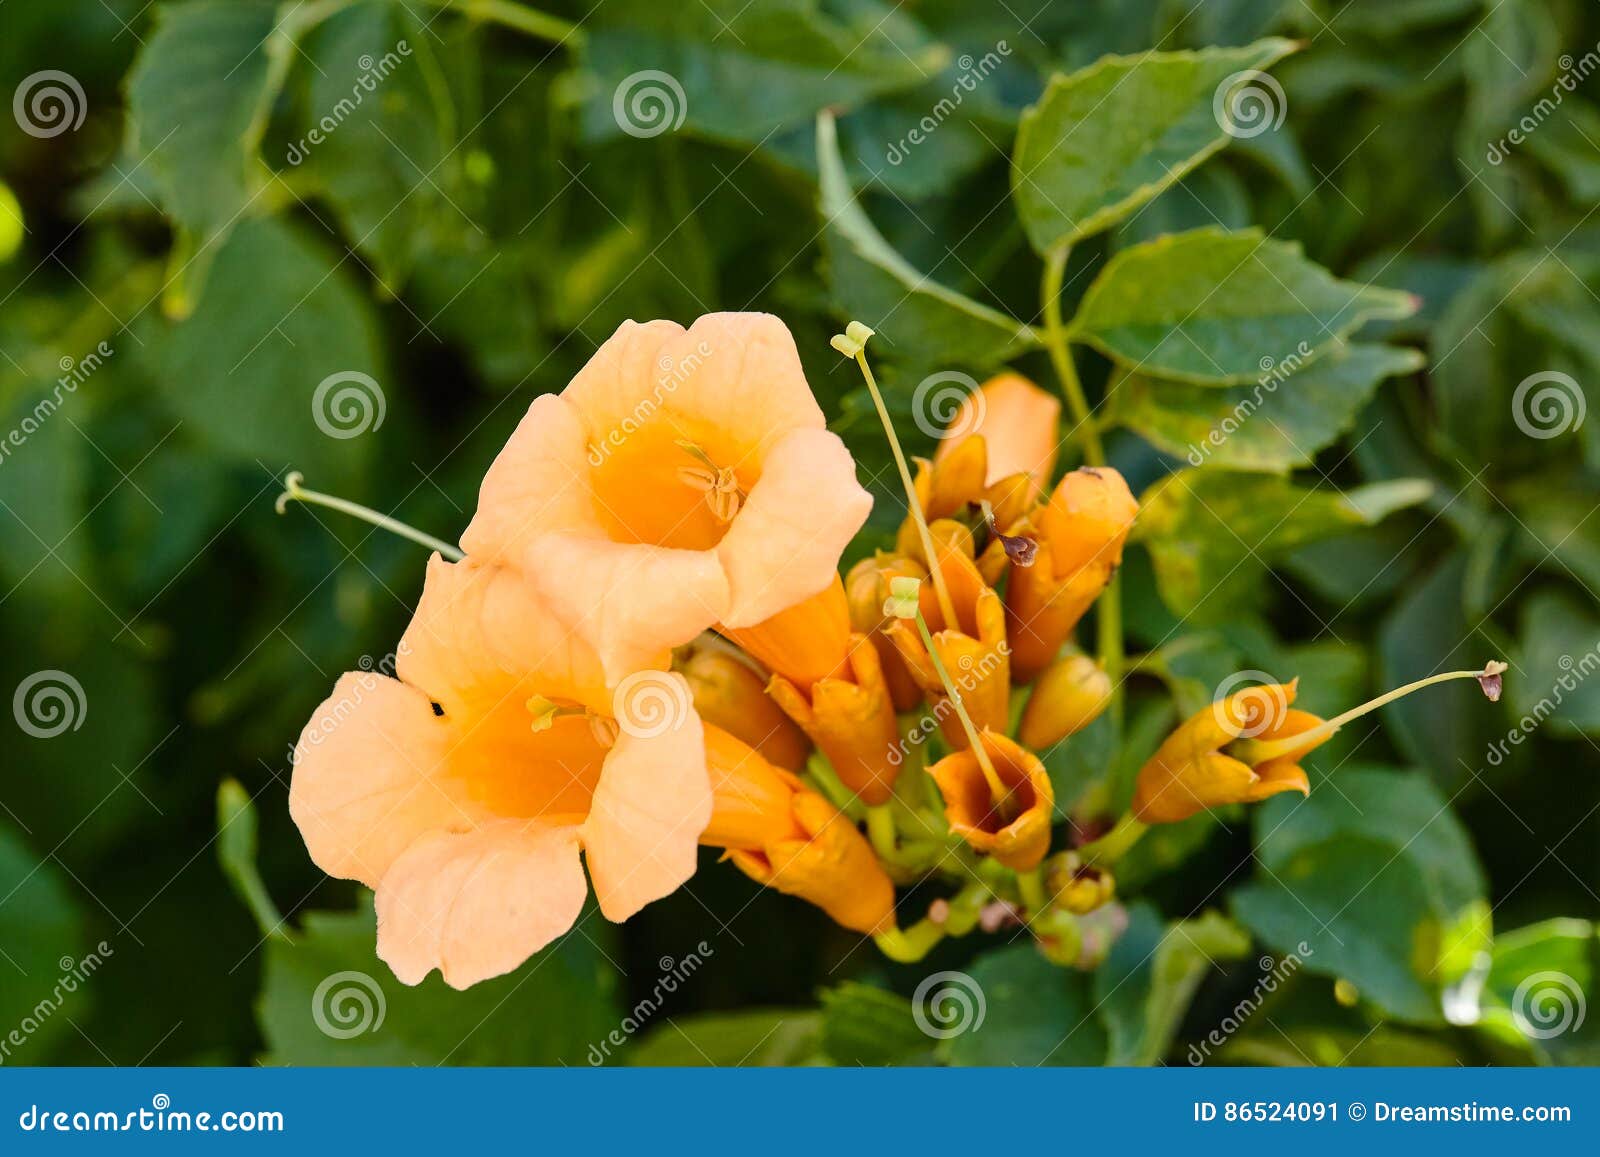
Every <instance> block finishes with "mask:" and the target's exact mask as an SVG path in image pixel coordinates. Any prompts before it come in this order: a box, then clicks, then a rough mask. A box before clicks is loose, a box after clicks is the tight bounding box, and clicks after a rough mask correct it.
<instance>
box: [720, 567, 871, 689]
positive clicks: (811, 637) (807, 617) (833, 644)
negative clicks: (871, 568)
mask: <svg viewBox="0 0 1600 1157" xmlns="http://www.w3.org/2000/svg"><path fill="white" fill-rule="evenodd" d="M717 630H718V632H719V633H721V634H722V635H724V636H725V637H726V638H728V639H731V640H732V641H733V642H735V643H737V644H738V645H739V646H741V647H743V648H744V649H745V650H746V651H748V652H750V654H752V655H754V656H755V657H756V658H757V659H759V660H760V661H761V662H762V663H763V664H764V665H765V666H766V667H767V668H768V669H769V670H771V671H773V672H774V673H776V674H779V675H782V676H783V677H784V678H785V679H788V680H789V681H790V682H792V683H795V684H797V685H798V686H800V687H801V688H804V689H810V687H811V684H813V683H815V682H816V681H817V680H818V679H822V678H825V677H826V676H829V675H837V674H839V673H840V672H841V671H842V670H843V669H844V667H845V665H846V664H845V652H846V651H848V650H849V649H850V606H849V603H848V602H847V601H846V600H845V596H844V584H843V583H842V582H840V581H839V576H838V575H834V576H833V582H831V583H830V584H829V585H828V586H827V587H825V588H824V589H823V590H822V591H820V592H819V593H817V594H815V595H813V596H812V597H811V598H809V599H805V600H803V601H802V602H799V603H796V604H795V605H794V606H792V607H790V608H789V609H788V610H786V611H781V612H779V613H778V614H776V615H773V616H772V617H771V618H770V619H764V620H762V621H761V622H759V623H757V624H755V625H754V626H751V627H741V628H739V629H737V630H732V629H730V628H728V627H718V628H717Z"/></svg>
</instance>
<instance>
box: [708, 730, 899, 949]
mask: <svg viewBox="0 0 1600 1157" xmlns="http://www.w3.org/2000/svg"><path fill="white" fill-rule="evenodd" d="M705 731H706V766H707V768H708V769H709V770H710V772H711V787H712V799H713V804H712V812H711V824H710V826H709V827H707V829H706V831H705V834H704V835H703V836H701V838H700V842H701V843H702V844H706V845H708V846H711V847H721V848H726V849H727V850H728V858H729V859H731V860H732V861H733V862H734V864H735V865H736V866H737V867H738V868H739V869H740V870H741V871H743V872H744V873H745V875H747V876H749V877H750V878H751V879H752V880H755V881H756V882H757V883H760V884H764V885H766V886H768V887H772V888H776V889H778V890H779V891H780V892H785V893H787V894H789V895H791V896H798V897H799V898H800V899H802V900H807V901H809V902H810V903H813V904H815V905H816V906H817V907H819V908H821V909H822V910H823V911H824V912H826V913H827V914H828V915H829V916H831V917H832V918H833V919H834V920H835V921H837V922H838V923H839V924H842V925H843V926H844V927H846V928H850V929H853V930H855V931H857V932H869V933H870V932H875V931H878V930H879V929H881V928H884V927H887V926H889V925H890V924H892V923H893V921H894V885H893V883H891V882H890V880H889V877H888V875H887V874H886V873H885V872H884V870H883V867H882V865H881V864H879V863H878V859H877V857H876V856H875V855H873V852H872V846H871V845H870V844H869V843H867V840H866V838H865V837H864V836H862V834H861V832H860V830H859V829H857V828H856V826H855V825H854V824H853V823H851V822H850V820H849V818H848V817H846V816H845V815H844V814H843V813H842V812H840V811H839V810H838V809H837V808H835V807H834V806H833V805H832V804H830V803H829V802H828V801H827V800H825V799H823V798H822V797H821V796H820V795H818V794H817V793H816V792H814V791H812V790H810V789H809V788H807V787H806V786H805V785H804V784H803V783H802V782H801V781H800V780H799V779H798V778H797V777H795V776H794V775H792V774H790V773H789V772H786V771H783V770H781V769H779V768H776V767H773V766H772V765H770V764H768V763H767V762H766V761H765V760H763V759H762V758H761V756H760V755H759V754H757V753H756V751H755V750H754V749H753V748H750V747H747V746H746V745H745V744H743V743H741V742H739V740H737V739H735V738H734V737H733V736H731V735H728V734H727V733H726V732H724V731H722V730H720V729H719V728H716V727H711V726H708V727H706V729H705Z"/></svg>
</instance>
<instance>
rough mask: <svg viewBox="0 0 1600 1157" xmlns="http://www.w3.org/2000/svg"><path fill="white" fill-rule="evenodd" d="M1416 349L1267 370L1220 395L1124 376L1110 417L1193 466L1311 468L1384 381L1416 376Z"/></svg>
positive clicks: (1349, 354)
mask: <svg viewBox="0 0 1600 1157" xmlns="http://www.w3.org/2000/svg"><path fill="white" fill-rule="evenodd" d="M1422 364H1423V357H1422V355H1421V354H1420V353H1418V352H1417V351H1416V350H1411V349H1400V348H1397V347H1395V346H1386V345H1364V344H1357V345H1351V346H1347V347H1344V348H1341V349H1337V350H1334V351H1331V352H1329V353H1327V354H1325V355H1323V356H1322V357H1320V358H1317V359H1316V360H1315V361H1313V362H1312V363H1311V364H1310V365H1308V366H1305V367H1303V368H1300V369H1294V368H1293V367H1290V370H1291V371H1292V372H1289V373H1288V376H1287V377H1283V376H1280V370H1281V367H1277V368H1275V367H1271V366H1269V367H1266V369H1265V370H1264V371H1263V373H1262V375H1261V378H1260V379H1259V380H1258V381H1257V382H1256V384H1255V385H1253V386H1239V387H1230V388H1223V389H1218V388H1215V387H1209V388H1208V387H1201V386H1195V385H1192V384H1190V383H1188V382H1170V381H1163V380H1161V379H1159V378H1152V377H1148V376H1146V375H1144V374H1129V375H1127V377H1125V378H1124V379H1123V380H1122V381H1120V382H1119V383H1118V384H1117V387H1116V390H1115V392H1114V393H1113V394H1112V405H1111V416H1112V417H1113V419H1114V420H1115V421H1117V422H1120V423H1121V424H1122V425H1125V426H1127V427H1128V428H1130V429H1132V430H1135V431H1137V432H1138V433H1139V434H1140V435H1141V436H1143V437H1144V438H1145V439H1146V440H1147V441H1149V442H1152V443H1154V444H1155V445H1156V446H1158V447H1160V448H1161V449H1163V450H1165V451H1166V452H1167V453H1169V454H1173V455H1175V456H1177V457H1181V458H1184V459H1186V460H1187V461H1188V463H1189V465H1191V466H1203V465H1211V466H1226V467H1231V468H1233V469H1237V470H1265V471H1285V470H1290V469H1292V468H1294V467H1297V466H1309V465H1310V464H1311V462H1312V460H1313V459H1314V458H1315V457H1316V454H1317V451H1319V450H1321V449H1322V448H1323V447H1325V446H1328V445H1330V444H1331V443H1332V442H1333V441H1334V439H1336V438H1337V437H1338V436H1339V435H1340V434H1342V433H1344V432H1345V431H1346V430H1348V429H1349V428H1350V426H1351V425H1352V424H1353V423H1354V422H1355V418H1356V414H1357V413H1358V412H1359V411H1360V410H1361V407H1362V406H1364V405H1365V404H1366V402H1367V399H1368V398H1370V397H1371V396H1372V392H1373V391H1374V390H1375V389H1377V388H1378V383H1379V382H1381V381H1383V379H1385V378H1389V377H1395V376H1398V375H1400V374H1408V373H1411V372H1413V371H1415V370H1417V369H1419V368H1420V367H1421V366H1422Z"/></svg>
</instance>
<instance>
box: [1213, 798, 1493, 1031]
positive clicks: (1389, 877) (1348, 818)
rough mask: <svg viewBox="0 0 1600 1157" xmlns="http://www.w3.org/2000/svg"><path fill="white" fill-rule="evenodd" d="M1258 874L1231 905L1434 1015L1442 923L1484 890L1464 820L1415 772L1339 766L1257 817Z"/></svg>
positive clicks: (1243, 916)
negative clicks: (1303, 794) (1302, 795)
mask: <svg viewBox="0 0 1600 1157" xmlns="http://www.w3.org/2000/svg"><path fill="white" fill-rule="evenodd" d="M1255 827H1256V856H1257V859H1258V861H1259V862H1260V864H1261V867H1262V875H1261V876H1259V877H1257V879H1255V880H1254V881H1252V882H1251V883H1250V884H1248V885H1246V886H1245V887H1244V888H1242V889H1240V890H1239V891H1238V892H1236V893H1234V896H1233V911H1234V915H1235V916H1236V917H1237V918H1238V919H1239V920H1241V921H1242V922H1243V923H1244V924H1245V925H1247V926H1248V927H1249V928H1250V930H1251V931H1252V932H1254V933H1255V934H1256V935H1257V936H1258V937H1260V938H1261V939H1262V940H1263V941H1264V942H1265V943H1266V944H1268V945H1270V946H1271V947H1273V948H1275V949H1277V950H1278V951H1279V952H1283V953H1289V952H1293V953H1296V954H1297V955H1298V956H1300V957H1301V960H1302V963H1303V964H1304V966H1305V968H1306V969H1307V970H1309V971H1312V972H1317V973H1321V974H1323V975H1326V976H1332V977H1336V978H1340V979H1344V980H1347V981H1349V982H1350V983H1351V984H1353V985H1354V986H1355V987H1356V988H1357V990H1358V991H1359V992H1360V993H1361V995H1362V996H1363V997H1364V998H1365V999H1367V1000H1370V1001H1372V1002H1373V1003H1375V1004H1377V1005H1378V1006H1379V1007H1380V1008H1382V1009H1384V1010H1385V1011H1386V1012H1388V1013H1390V1014H1391V1015H1393V1016H1395V1017H1396V1018H1399V1019H1402V1020H1408V1021H1413V1022H1417V1023H1429V1024H1433V1023H1439V1022H1440V1021H1441V1020H1442V1013H1441V1009H1440V992H1441V989H1442V987H1443V985H1444V984H1445V983H1446V982H1448V981H1449V980H1450V979H1452V978H1451V977H1449V976H1446V975H1444V970H1443V969H1442V967H1441V963H1442V959H1443V950H1444V941H1445V933H1446V930H1447V929H1450V928H1453V927H1455V926H1456V925H1457V923H1458V919H1459V917H1460V916H1461V915H1462V914H1463V913H1465V912H1467V911H1468V910H1471V909H1473V908H1474V906H1481V905H1482V902H1483V900H1484V896H1485V893H1486V885H1485V882H1484V877H1483V870H1482V868H1481V867H1479V865H1478V861H1477V857H1476V855H1475V854H1474V852H1473V850H1472V845H1471V842H1470V841H1469V840H1468V837H1467V833H1466V830H1465V828H1463V827H1462V825H1461V823H1460V821H1459V820H1458V819H1457V818H1456V817H1455V815H1454V813H1453V812H1451V810H1450V807H1449V805H1448V803H1447V802H1446V801H1445V799H1444V797H1443V796H1441V795H1440V794H1439V792H1438V790H1437V789H1436V788H1435V787H1434V786H1433V785H1432V784H1431V783H1430V782H1429V781H1428V780H1427V779H1426V778H1424V777H1422V776H1420V775H1417V774H1415V773H1406V772H1392V771H1383V770H1378V769H1351V768H1345V769H1341V770H1340V771H1339V772H1338V774H1337V778H1336V781H1335V782H1331V783H1326V784H1317V785H1314V786H1313V789H1312V792H1311V795H1310V796H1309V797H1308V798H1306V799H1303V800H1294V801H1289V800H1286V799H1283V798H1281V797H1280V798H1279V799H1276V800H1271V801H1268V803H1266V804H1264V805H1262V806H1261V807H1260V808H1259V809H1257V812H1256V816H1255Z"/></svg>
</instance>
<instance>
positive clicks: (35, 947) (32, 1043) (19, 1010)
mask: <svg viewBox="0 0 1600 1157" xmlns="http://www.w3.org/2000/svg"><path fill="white" fill-rule="evenodd" d="M0 897H3V898H4V903H0V969H4V972H3V973H0V975H4V976H5V978H6V980H5V983H4V984H0V1017H3V1018H4V1020H3V1021H0V1023H3V1024H4V1025H5V1026H6V1030H7V1032H8V1033H10V1034H11V1035H10V1036H9V1037H8V1038H6V1040H5V1042H4V1043H5V1046H6V1048H5V1053H4V1055H3V1057H0V1059H3V1060H4V1062H5V1063H6V1064H8V1065H16V1064H22V1065H28V1064H39V1063H41V1061H43V1060H44V1059H45V1058H47V1057H48V1055H49V1052H50V1046H51V1044H52V1043H53V1042H54V1041H55V1040H56V1039H57V1038H58V1037H61V1036H62V1035H64V1034H66V1035H70V1034H71V1032H72V1020H73V1019H79V1020H81V1019H82V1017H83V1016H84V1012H85V1010H86V1008H87V1007H88V1001H89V995H88V994H87V993H85V992H83V991H82V989H83V988H84V987H86V985H87V984H88V983H92V982H85V981H82V980H81V979H80V978H79V970H78V967H77V966H78V963H79V962H78V959H77V954H78V952H79V951H80V949H81V947H82V945H83V939H84V934H83V919H82V915H81V913H80V912H79V910H78V904H77V901H76V900H75V899H74V898H73V896H72V893H71V891H70V890H69V888H68V885H67V882H66V879H65V877H64V876H63V874H62V873H61V872H60V871H59V870H58V869H57V868H56V866H55V865H54V864H53V863H50V862H49V861H48V860H44V859H42V858H41V857H39V856H35V855H34V854H33V853H32V852H30V851H29V850H28V849H27V847H26V845H25V844H24V843H23V842H22V838H21V836H19V835H17V834H16V833H15V832H14V831H12V829H11V827H10V825H9V824H4V823H0ZM91 955H92V957H93V959H94V962H95V963H94V966H95V968H98V967H99V963H100V961H99V957H100V956H104V955H109V953H106V952H103V951H99V950H97V951H96V953H94V954H91ZM90 958H91V957H90V956H85V957H84V960H85V961H88V960H89V959H90ZM69 976H70V977H71V978H72V979H71V980H70V982H69V984H70V987H68V985H66V984H64V983H63V982H64V981H66V980H67V978H68V977H69ZM19 1037H20V1038H21V1039H20V1040H19V1039H18V1038H19Z"/></svg>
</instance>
